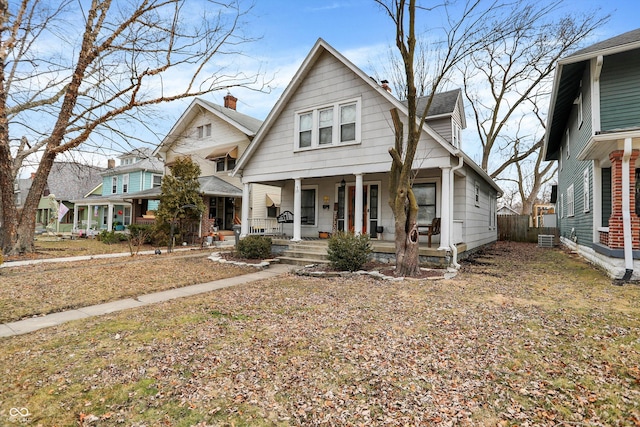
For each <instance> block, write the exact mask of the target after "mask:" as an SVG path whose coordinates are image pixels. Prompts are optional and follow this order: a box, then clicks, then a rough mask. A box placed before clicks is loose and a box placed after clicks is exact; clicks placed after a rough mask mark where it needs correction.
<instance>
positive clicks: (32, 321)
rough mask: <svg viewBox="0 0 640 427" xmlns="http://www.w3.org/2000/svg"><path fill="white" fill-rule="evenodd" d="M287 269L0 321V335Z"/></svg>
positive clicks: (275, 267)
mask: <svg viewBox="0 0 640 427" xmlns="http://www.w3.org/2000/svg"><path fill="white" fill-rule="evenodd" d="M94 257H95V256H94ZM49 262H51V261H49ZM290 269H291V266H289V265H281V264H277V263H275V264H271V265H270V266H269V267H268V268H265V269H262V270H259V271H256V272H255V273H249V274H244V275H242V276H236V277H229V278H226V279H220V280H215V281H213V282H207V283H200V284H198V285H191V286H185V287H182V288H176V289H169V290H167V291H160V292H154V293H151V294H147V295H141V296H138V297H136V298H126V299H122V300H119V301H112V302H107V303H104V304H97V305H92V306H89V307H83V308H78V309H75V310H68V311H62V312H59V313H52V314H47V315H45V316H39V317H32V318H29V319H24V320H18V321H16V322H10V323H4V324H0V337H11V336H14V335H22V334H26V333H29V332H33V331H37V330H38V329H43V328H48V327H50V326H57V325H61V324H63V323H66V322H70V321H72V320H78V319H84V318H87V317H92V316H100V315H103V314H109V313H114V312H117V311H122V310H127V309H130V308H138V307H144V306H147V305H151V304H155V303H158V302H164V301H171V300H174V299H178V298H183V297H189V296H193V295H198V294H203V293H206V292H211V291H214V290H216V289H222V288H227V287H230V286H236V285H242V284H244V283H250V282H254V281H256V280H262V279H269V278H271V277H275V276H279V275H281V274H284V273H286V272H288V271H289V270H290Z"/></svg>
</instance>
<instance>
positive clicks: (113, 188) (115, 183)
mask: <svg viewBox="0 0 640 427" xmlns="http://www.w3.org/2000/svg"><path fill="white" fill-rule="evenodd" d="M111 194H118V177H117V176H112V177H111Z"/></svg>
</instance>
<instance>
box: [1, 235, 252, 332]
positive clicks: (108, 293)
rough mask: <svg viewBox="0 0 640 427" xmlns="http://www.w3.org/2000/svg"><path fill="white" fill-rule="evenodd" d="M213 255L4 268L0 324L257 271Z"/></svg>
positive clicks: (120, 259)
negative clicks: (218, 260)
mask: <svg viewBox="0 0 640 427" xmlns="http://www.w3.org/2000/svg"><path fill="white" fill-rule="evenodd" d="M103 246H108V245H103ZM208 255H209V252H205V251H199V250H198V251H197V252H195V253H194V254H191V253H188V254H186V255H185V253H184V252H174V253H173V254H166V253H165V254H163V255H160V256H156V255H137V256H135V257H123V258H107V259H94V260H90V261H78V262H64V263H56V264H37V265H30V266H25V267H11V268H9V267H5V268H2V269H0V280H1V282H0V283H1V284H0V323H6V322H10V321H14V320H19V319H21V318H24V317H30V316H36V315H42V314H48V313H53V312H58V311H62V310H68V309H72V308H78V307H85V306H89V305H93V304H99V303H103V302H108V301H114V300H117V299H122V298H129V297H135V296H138V295H144V294H148V293H151V292H157V291H162V290H166V289H172V288H179V287H182V286H188V285H193V284H197V283H205V282H210V281H213V280H218V279H223V278H226V277H231V276H237V275H239V274H245V273H248V272H252V271H255V270H254V269H252V268H250V267H249V268H241V267H236V266H233V265H228V264H225V265H222V264H218V263H213V262H211V261H209V260H208V259H207V258H206V257H207V256H208Z"/></svg>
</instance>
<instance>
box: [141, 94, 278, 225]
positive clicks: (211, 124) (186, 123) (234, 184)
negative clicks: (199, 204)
mask: <svg viewBox="0 0 640 427" xmlns="http://www.w3.org/2000/svg"><path fill="white" fill-rule="evenodd" d="M237 101H238V100H237V98H235V97H234V96H233V95H231V94H227V95H226V96H225V97H224V105H223V106H221V105H217V104H214V103H211V102H208V101H206V100H204V99H201V98H195V99H194V100H193V101H192V102H191V104H190V105H189V106H188V107H187V109H186V110H185V111H184V113H183V114H182V115H181V116H180V118H179V119H178V120H177V121H176V123H175V124H174V126H173V127H172V128H171V130H170V131H169V133H168V134H167V136H166V137H165V138H164V139H163V140H162V142H161V143H160V144H159V145H158V147H157V148H156V149H155V151H154V153H153V155H154V156H157V157H159V158H161V159H163V160H164V165H165V173H171V170H170V169H171V165H172V164H173V162H174V161H175V159H177V158H183V157H189V158H190V159H191V160H192V161H193V162H195V163H197V164H198V165H199V166H200V171H201V175H200V178H199V181H200V193H201V194H202V197H203V199H204V204H205V212H204V213H203V219H202V224H201V230H200V234H201V235H205V234H207V233H208V232H210V231H212V230H213V229H214V228H215V229H217V230H220V231H222V230H232V229H233V226H234V224H239V223H240V212H241V211H242V207H243V206H246V208H247V210H248V212H250V214H249V217H250V218H251V220H252V221H253V222H254V223H256V224H257V223H262V224H263V226H262V228H263V229H264V228H265V227H264V225H265V223H266V222H272V223H275V222H276V216H277V215H278V213H279V205H280V189H279V188H278V187H271V186H267V185H260V184H258V185H253V186H251V187H250V188H248V194H247V199H246V200H243V193H242V189H241V188H240V187H241V180H240V178H239V177H232V176H230V173H231V171H232V170H233V168H234V167H235V166H236V162H237V159H238V158H239V157H240V156H241V155H242V154H243V153H244V151H245V150H246V148H247V147H248V146H249V143H250V142H251V141H252V140H253V138H254V136H255V134H256V132H257V131H258V129H259V128H260V126H261V125H262V120H258V119H256V118H253V117H251V116H248V115H246V114H242V113H240V112H239V111H237V109H236V106H237Z"/></svg>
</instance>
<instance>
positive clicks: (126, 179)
mask: <svg viewBox="0 0 640 427" xmlns="http://www.w3.org/2000/svg"><path fill="white" fill-rule="evenodd" d="M128 192H129V174H128V173H126V174H124V175H122V194H125V193H128Z"/></svg>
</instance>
